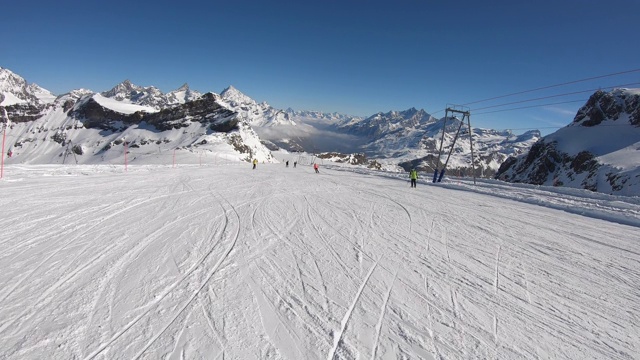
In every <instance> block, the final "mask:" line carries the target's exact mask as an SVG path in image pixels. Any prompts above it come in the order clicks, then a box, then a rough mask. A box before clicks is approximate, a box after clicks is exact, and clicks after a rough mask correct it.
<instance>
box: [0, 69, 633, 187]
mask: <svg viewBox="0 0 640 360" xmlns="http://www.w3.org/2000/svg"><path fill="white" fill-rule="evenodd" d="M596 95H598V93H597V94H595V95H594V96H596ZM598 96H600V97H604V98H607V99H608V97H607V96H604V95H602V94H600V95H598ZM611 96H613V97H616V98H617V96H618V95H615V94H614V95H611ZM625 96H627V97H629V96H630V97H631V98H633V96H635V97H636V98H637V94H633V93H631V94H628V95H625ZM607 101H612V104H614V103H615V104H618V103H619V102H618V100H616V101H613V100H607ZM633 101H637V100H631V103H630V104H628V106H627V107H628V108H625V109H624V111H625V112H624V114H632V115H629V116H628V117H629V118H630V119H635V118H634V116H636V115H633V114H634V112H633V111H637V110H633V109H637V107H636V108H634V106H635V105H634V104H635V103H633ZM591 102H593V104H591V107H590V108H589V109H591V110H584V111H583V113H584V114H587V115H584V116H582V118H583V119H587V118H588V120H586V122H587V123H591V122H593V120H591V119H593V118H597V116H598V115H597V114H596V115H594V114H595V113H594V110H592V109H593V108H594V106H595V107H597V108H598V109H600V108H601V107H602V106H601V105H598V104H599V103H598V102H597V101H595V100H590V103H591ZM590 103H588V104H587V105H586V106H588V105H589V104H590ZM0 105H1V106H3V107H4V108H5V109H6V110H7V112H8V115H9V118H10V119H11V121H12V122H13V124H12V125H11V130H10V131H9V132H8V138H9V139H10V141H11V143H10V146H9V148H10V151H11V152H12V155H13V156H12V158H11V159H8V160H7V161H8V162H9V163H60V162H62V161H65V159H67V157H68V155H69V154H70V153H73V154H74V156H75V159H74V161H77V162H78V163H88V164H99V163H105V162H107V163H109V162H116V161H119V160H118V159H119V157H121V156H122V154H123V151H124V150H123V148H122V146H121V145H122V144H124V143H126V144H127V145H129V149H130V150H129V151H132V152H133V150H131V149H135V153H136V159H137V161H138V162H139V163H145V162H150V161H151V162H152V159H154V157H158V156H159V155H158V154H163V153H166V152H168V151H171V150H174V149H178V150H180V151H183V152H184V151H186V152H191V153H194V154H195V153H196V152H199V153H202V152H209V153H219V154H225V155H224V156H225V157H227V158H235V159H237V160H248V159H252V158H258V159H259V161H261V162H262V161H278V160H276V159H274V158H273V156H272V154H271V151H273V150H278V149H283V150H286V151H288V152H305V153H311V154H316V155H320V153H330V154H327V155H326V156H324V157H326V158H332V159H334V160H336V161H348V162H350V163H353V164H358V165H362V166H368V167H375V168H380V169H386V170H390V171H403V170H408V169H410V168H413V167H415V168H417V169H418V170H419V171H423V172H427V173H432V171H433V168H434V167H436V165H437V167H438V168H442V163H440V164H436V163H437V157H438V150H439V149H440V141H441V139H442V138H443V131H444V142H443V146H442V147H443V149H444V151H445V156H446V154H447V153H448V152H449V150H450V148H451V144H452V143H453V138H454V136H455V133H456V131H457V129H458V127H459V124H460V120H459V119H457V118H449V119H444V118H435V117H433V116H432V115H430V114H428V113H427V112H426V111H424V110H422V109H420V110H418V109H415V108H411V109H408V110H404V111H390V112H387V113H382V112H381V113H377V114H374V115H372V116H369V117H366V118H363V117H358V116H349V115H344V114H337V113H322V112H316V111H295V110H293V109H290V108H289V109H285V110H281V109H276V108H273V107H271V106H270V105H269V104H267V103H266V102H262V103H258V102H256V101H255V100H253V99H252V98H250V97H249V96H247V95H245V94H243V93H242V92H240V91H239V90H238V89H236V88H234V87H233V86H230V87H228V88H227V89H225V90H224V91H222V92H221V93H220V94H219V95H218V94H215V93H206V94H203V93H200V92H198V91H195V90H192V89H190V88H189V86H188V85H187V84H184V85H183V86H181V87H180V88H179V89H176V90H174V91H171V92H169V93H166V94H165V93H162V91H160V90H159V89H157V88H155V87H153V86H148V87H142V86H137V85H135V84H132V83H131V82H130V81H129V80H125V81H123V82H122V83H120V84H117V85H116V86H115V87H113V88H112V89H110V90H108V91H104V92H93V91H91V90H86V89H78V90H73V91H71V92H69V93H67V94H62V95H59V96H55V95H53V94H51V92H49V91H47V90H46V89H43V88H41V87H40V86H38V85H36V84H28V83H27V82H26V81H25V80H24V79H23V78H22V77H20V76H18V75H16V74H14V73H12V72H11V71H10V70H8V69H4V68H0ZM609 105H610V104H609ZM616 106H617V105H615V106H614V105H610V107H613V108H615V109H618V107H616ZM629 109H631V110H629ZM626 111H631V112H630V113H629V112H626ZM620 113H621V114H622V113H623V112H620ZM580 114H581V113H579V114H578V116H580ZM603 114H604V115H603V116H604V118H603V119H605V120H603V121H604V122H605V123H607V122H608V121H609V120H606V119H610V116H613V115H612V113H610V112H609V111H607V112H603ZM578 116H577V117H576V118H578ZM624 116H627V115H623V117H624ZM625 119H626V117H625ZM630 121H631V120H630ZM601 122H602V121H601ZM621 122H623V121H620V122H618V124H620V123H621ZM445 123H446V127H445V126H444V124H445ZM576 124H578V123H576V122H574V124H572V125H573V126H575V125H576ZM628 125H629V127H632V128H633V129H637V126H636V125H634V123H633V121H631V122H629V124H628ZM462 129H463V131H462V133H461V135H460V138H458V139H457V141H456V143H455V148H454V149H453V150H452V155H451V159H450V160H449V163H448V167H447V174H449V175H470V174H471V143H470V141H469V131H468V129H467V128H466V126H463V127H462ZM471 131H472V134H473V147H474V155H475V159H474V160H475V163H474V165H475V168H476V174H477V175H478V176H484V177H491V176H493V175H495V174H496V172H498V169H499V168H500V167H501V165H502V168H500V173H499V177H500V178H501V179H506V180H508V181H519V182H531V183H539V184H553V183H554V184H556V185H558V184H560V183H562V184H563V185H564V186H576V187H586V188H589V189H592V190H599V191H608V192H620V191H622V190H620V189H622V188H625V186H624V185H620V184H621V183H620V182H621V181H623V180H624V179H627V180H625V181H626V183H629V182H630V181H631V182H633V181H632V180H630V178H626V177H625V178H623V177H620V178H616V179H618V180H616V181H617V183H616V184H618V185H615V186H612V187H611V188H610V189H609V188H607V189H604V188H603V189H601V188H600V187H599V186H596V185H593V184H594V183H593V181H591V182H589V181H587V182H584V181H577V180H575V179H576V177H575V176H573V175H572V176H573V179H574V180H575V181H574V180H571V179H572V177H571V176H569V175H566V176H561V175H560V174H559V173H557V172H553V171H550V172H548V173H547V176H546V177H545V176H543V175H542V171H541V170H539V167H538V168H536V167H535V165H533V164H534V163H535V161H528V162H527V161H525V160H522V159H523V158H524V159H526V158H527V156H529V157H532V156H533V155H531V153H530V152H528V151H529V149H530V148H531V147H532V146H533V150H535V151H538V150H536V149H539V148H540V147H544V148H545V149H547V148H548V147H549V146H548V145H540V144H541V143H542V144H548V143H549V140H550V139H554V140H553V141H555V142H557V143H562V142H564V140H563V139H564V138H566V136H561V137H553V134H552V135H550V136H547V137H545V138H541V135H540V132H539V131H537V130H533V131H529V132H526V133H524V134H520V135H515V134H513V133H511V132H509V131H497V130H492V129H480V128H472V129H471ZM559 133H564V132H563V131H560V132H559ZM616 136H617V135H616ZM599 140H602V139H598V138H590V139H589V141H594V142H598V141H599ZM636 141H637V140H636ZM632 143H633V141H632ZM534 144H536V145H534ZM582 145H584V146H586V144H582ZM627 145H630V144H627ZM630 146H631V145H630ZM538 152H539V151H538ZM527 154H528V155H527ZM592 154H594V155H593V156H592V157H591V159H594V161H600V158H598V156H601V155H598V154H599V153H597V154H596V153H592ZM445 156H443V158H442V159H441V162H443V161H444V157H445ZM558 156H560V155H558ZM562 156H564V155H562ZM562 156H560V157H562ZM584 156H585V155H581V159H582V157H584ZM510 157H511V158H510ZM508 158H509V160H507V159H508ZM561 162H562V163H563V164H564V163H566V158H563V160H562V161H561ZM525 163H526V164H525ZM636 166H637V165H636ZM533 168H536V169H537V170H532V169H533ZM611 169H613V170H611V171H610V174H617V173H618V172H616V170H615V169H617V168H615V166H614V167H612V168H611ZM525 173H535V174H536V175H535V176H532V175H525ZM551 173H553V175H549V174H551ZM615 176H616V175H611V176H609V178H613V177H615ZM595 177H597V176H596V175H593V176H591V179H593V178H595ZM543 178H544V179H543Z"/></svg>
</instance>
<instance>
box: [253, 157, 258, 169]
mask: <svg viewBox="0 0 640 360" xmlns="http://www.w3.org/2000/svg"><path fill="white" fill-rule="evenodd" d="M256 165H258V159H253V170H255V169H256Z"/></svg>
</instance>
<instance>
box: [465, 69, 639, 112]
mask: <svg viewBox="0 0 640 360" xmlns="http://www.w3.org/2000/svg"><path fill="white" fill-rule="evenodd" d="M639 71H640V69H633V70H626V71H620V72H616V73H612V74H607V75H600V76H593V77H589V78H585V79H579V80H573V81H568V82H564V83H560V84H555V85H549V86H543V87H539V88H535V89H530V90H524V91H518V92H515V93H511V94H506V95H500V96H494V97H491V98H487V99H483V100H477V101H473V102H469V103H466V104H462V105H465V106H466V105H471V104H477V103H481V102H485V101H489V100H495V99H502V98H505V97H509V96H514V95H520V94H526V93H530V92H534V91H539V90H545V89H551V88H554V87H559V86H564V85H570V84H576V83H580V82H585V81H589V80H595V79H602V78H606V77H611V76H616V75H623V74H629V73H634V72H639Z"/></svg>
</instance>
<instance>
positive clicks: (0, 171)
mask: <svg viewBox="0 0 640 360" xmlns="http://www.w3.org/2000/svg"><path fill="white" fill-rule="evenodd" d="M2 127H3V128H4V129H2V165H0V179H2V178H3V177H4V141H5V139H6V138H7V123H4V124H2Z"/></svg>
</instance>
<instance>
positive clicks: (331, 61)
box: [0, 0, 640, 133]
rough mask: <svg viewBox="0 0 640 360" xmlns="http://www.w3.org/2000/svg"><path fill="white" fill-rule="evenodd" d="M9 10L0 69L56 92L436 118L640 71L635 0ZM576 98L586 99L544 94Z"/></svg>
mask: <svg viewBox="0 0 640 360" xmlns="http://www.w3.org/2000/svg"><path fill="white" fill-rule="evenodd" d="M2 12H3V14H4V15H3V20H2V21H0V34H2V51H0V66H2V67H5V68H8V69H10V70H12V71H13V72H15V73H17V74H19V75H21V76H22V77H24V78H25V79H26V80H27V81H28V82H35V83H37V84H39V85H40V86H42V87H44V88H46V89H49V90H51V91H52V92H54V93H55V94H62V93H65V92H68V91H70V90H72V89H76V88H88V89H91V90H93V91H105V90H108V89H110V88H112V87H113V86H115V85H116V84H117V83H119V82H121V81H123V80H125V79H129V80H131V81H132V82H133V83H135V84H137V85H142V86H149V85H153V86H156V87H158V88H159V89H160V90H162V91H164V92H168V91H171V90H173V89H176V88H178V87H179V86H181V85H182V84H183V83H185V82H186V83H189V85H190V86H191V88H193V89H196V90H198V91H201V92H207V91H212V92H216V93H220V92H221V91H222V90H223V89H224V88H226V87H228V86H229V85H233V86H235V87H236V88H238V89H239V90H240V91H242V92H243V93H245V94H246V95H248V96H250V97H252V98H253V99H255V100H257V101H266V102H267V103H269V104H270V105H272V106H274V107H276V108H287V107H292V108H293V109H296V110H319V111H324V112H339V113H344V114H350V115H360V116H369V115H373V114H375V113H377V112H388V111H391V110H406V109H408V108H411V107H415V108H418V109H420V108H422V109H425V110H426V111H427V112H429V113H433V114H435V115H436V116H443V115H444V111H443V109H444V108H445V107H446V106H447V104H467V103H471V102H475V101H478V100H483V99H487V98H491V97H496V96H501V95H505V94H510V93H514V92H520V91H526V90H529V89H534V88H539V87H545V86H549V85H554V84H560V83H565V82H571V81H574V80H579V79H585V78H591V77H597V76H600V75H607V74H613V73H617V72H624V71H629V70H635V69H639V68H640V46H638V42H637V36H638V31H639V30H640V26H639V24H638V18H639V16H638V14H640V0H609V1H607V2H603V1H594V0H557V1H548V0H540V1H513V0H511V1H482V2H481V1H428V0H397V1H378V0H372V1H361V0H341V1H335V0H323V1H305V0H297V1H279V0H275V1H264V0H262V1H247V0H234V1H215V0H214V1H188V0H187V1H163V0H159V1H153V2H151V1H149V2H146V1H131V0H130V1H126V2H125V1H101V2H95V1H64V0H63V1H55V2H50V1H28V2H18V1H9V2H7V3H5V4H3V5H2ZM632 83H640V71H635V72H628V73H626V74H621V75H617V76H608V77H603V78H599V79H594V80H591V81H584V82H579V83H574V84H571V85H568V86H562V87H554V88H549V89H546V90H543V91H536V92H529V93H525V94H521V95H519V96H513V97H506V98H500V99H496V100H493V101H485V102H479V103H475V104H472V105H470V108H471V121H472V125H473V126H477V127H490V128H495V129H515V130H514V131H515V132H516V133H520V132H522V131H524V129H529V128H538V129H541V130H542V131H543V133H549V132H552V131H555V129H554V128H553V127H558V126H564V125H566V124H568V123H570V122H571V121H572V120H573V117H574V115H575V112H576V110H577V109H578V108H579V107H580V106H581V105H582V104H583V102H584V100H586V99H587V98H588V97H589V95H590V94H591V92H593V91H592V90H595V89H598V88H607V87H610V86H616V85H622V84H632ZM628 87H640V84H636V85H633V86H628ZM569 92H581V93H578V94H574V95H570V96H561V97H549V96H552V95H556V94H566V93H569ZM539 97H549V98H547V99H544V100H540V101H534V102H522V103H516V102H519V101H524V100H529V99H533V98H539ZM567 101H573V102H571V103H564V104H557V105H549V106H538V107H533V108H527V109H520V110H513V111H501V112H492V113H488V112H490V111H495V110H504V109H509V108H515V107H524V106H532V105H541V104H551V103H559V102H567ZM510 102H514V103H515V104H512V105H509V106H504V107H491V106H496V105H501V104H505V103H510ZM487 107H491V108H487ZM482 108H486V109H482Z"/></svg>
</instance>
